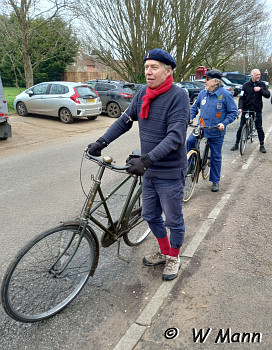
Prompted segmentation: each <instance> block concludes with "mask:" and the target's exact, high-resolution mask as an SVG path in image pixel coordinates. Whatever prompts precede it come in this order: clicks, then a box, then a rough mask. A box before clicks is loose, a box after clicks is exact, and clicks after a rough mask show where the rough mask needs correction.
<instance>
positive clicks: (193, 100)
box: [192, 96, 197, 104]
mask: <svg viewBox="0 0 272 350" xmlns="http://www.w3.org/2000/svg"><path fill="white" fill-rule="evenodd" d="M196 99H197V96H194V97H193V99H192V104H194V103H195V101H196Z"/></svg>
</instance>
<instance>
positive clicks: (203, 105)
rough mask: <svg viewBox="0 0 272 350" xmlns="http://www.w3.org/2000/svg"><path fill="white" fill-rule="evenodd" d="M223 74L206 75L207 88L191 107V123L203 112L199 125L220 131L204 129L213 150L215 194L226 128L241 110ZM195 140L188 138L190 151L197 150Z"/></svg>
mask: <svg viewBox="0 0 272 350" xmlns="http://www.w3.org/2000/svg"><path fill="white" fill-rule="evenodd" d="M221 77H222V73H221V72H219V71H218V70H210V71H208V72H207V74H206V76H205V89H204V90H202V91H201V92H200V93H199V95H198V97H197V100H196V101H195V103H194V104H193V106H192V107H191V117H190V119H191V121H192V120H193V119H194V118H195V117H196V115H197V114H198V111H199V109H200V117H199V121H198V123H199V124H202V125H204V126H217V129H205V130H204V137H206V138H208V140H209V144H210V150H211V164H210V166H211V171H210V179H209V180H210V181H211V182H212V192H218V191H219V181H220V175H221V166H222V147H223V142H224V136H225V134H226V126H227V125H228V124H230V123H232V122H233V121H234V120H235V119H236V118H237V117H238V108H237V105H236V103H235V101H234V98H233V96H232V94H231V92H229V91H228V90H226V89H224V88H223V84H222V81H221ZM195 144H196V138H195V136H194V135H193V134H191V135H190V136H189V137H188V139H187V152H189V151H190V150H191V149H192V148H194V147H195Z"/></svg>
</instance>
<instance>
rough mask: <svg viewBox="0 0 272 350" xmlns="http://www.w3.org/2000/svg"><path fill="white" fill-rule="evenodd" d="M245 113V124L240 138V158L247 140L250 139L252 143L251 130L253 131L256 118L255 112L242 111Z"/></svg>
mask: <svg viewBox="0 0 272 350" xmlns="http://www.w3.org/2000/svg"><path fill="white" fill-rule="evenodd" d="M243 113H245V124H244V125H243V127H242V130H241V138H240V142H239V143H240V154H241V156H242V155H243V154H244V152H245V150H246V144H247V140H248V139H250V140H251V142H252V138H253V129H254V121H255V118H256V112H255V111H243Z"/></svg>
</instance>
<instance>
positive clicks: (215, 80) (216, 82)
mask: <svg viewBox="0 0 272 350" xmlns="http://www.w3.org/2000/svg"><path fill="white" fill-rule="evenodd" d="M212 81H214V82H215V86H214V87H215V89H218V88H219V87H220V86H224V84H223V82H222V80H220V79H216V78H213V79H212Z"/></svg>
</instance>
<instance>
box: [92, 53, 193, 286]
mask: <svg viewBox="0 0 272 350" xmlns="http://www.w3.org/2000/svg"><path fill="white" fill-rule="evenodd" d="M144 66H145V78H146V83H147V86H145V87H143V88H142V89H141V90H140V91H139V92H138V93H137V94H136V95H135V97H134V99H133V101H132V102H131V104H130V105H129V107H128V108H127V110H126V111H125V112H124V113H123V114H122V115H121V116H120V118H119V119H118V120H117V121H116V122H115V123H114V124H112V126H111V127H110V128H109V129H108V130H107V131H106V133H105V134H104V135H103V136H102V137H101V138H100V139H98V140H97V141H96V142H95V143H92V144H90V145H89V146H88V150H89V153H91V154H93V155H96V156H98V155H101V150H102V149H103V148H104V147H106V146H108V145H109V143H110V142H112V141H114V140H115V139H116V138H117V137H119V136H120V135H121V134H123V133H125V132H126V131H128V130H129V129H130V128H131V126H132V124H133V122H134V121H138V124H139V134H140V143H141V153H142V156H141V157H140V158H133V159H131V160H129V161H128V163H127V164H129V165H130V168H129V170H128V172H129V173H132V174H136V175H143V190H142V217H143V218H144V219H145V220H146V221H147V222H148V224H149V227H150V229H151V231H152V232H153V234H154V235H155V237H156V239H157V242H158V245H159V248H160V249H159V251H157V252H156V253H155V254H151V255H148V256H145V257H144V258H143V262H144V264H145V265H147V266H156V265H159V264H164V265H165V267H164V270H163V274H162V278H163V280H172V279H174V278H176V277H177V275H178V271H179V268H180V258H179V252H180V247H181V246H182V244H183V241H184V234H185V225H184V219H183V213H182V198H183V189H184V184H185V176H186V172H187V153H186V146H185V141H186V130H187V126H188V122H189V113H190V102H189V97H188V94H187V93H186V92H185V91H184V90H183V89H181V88H180V87H178V86H176V85H173V77H172V72H173V69H174V68H175V67H176V61H175V60H174V58H173V57H172V56H171V55H170V54H169V53H168V52H166V51H164V50H162V49H153V50H150V51H148V52H147V53H146V54H145V56H144ZM162 213H164V215H165V220H164V219H163V217H162ZM166 227H168V228H169V229H170V241H169V239H168V236H167V232H166Z"/></svg>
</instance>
